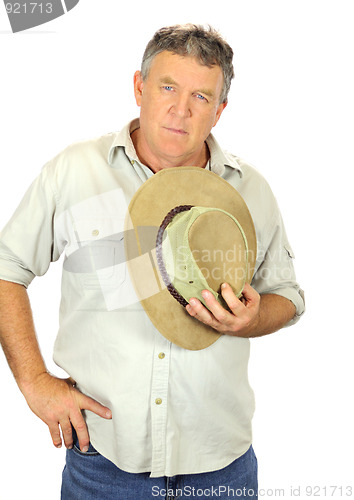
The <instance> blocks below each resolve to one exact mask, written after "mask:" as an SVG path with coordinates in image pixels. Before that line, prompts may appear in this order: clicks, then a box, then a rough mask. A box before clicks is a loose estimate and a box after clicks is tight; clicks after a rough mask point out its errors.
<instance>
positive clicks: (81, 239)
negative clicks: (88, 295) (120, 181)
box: [64, 217, 126, 292]
mask: <svg viewBox="0 0 354 500" xmlns="http://www.w3.org/2000/svg"><path fill="white" fill-rule="evenodd" d="M122 222H123V221H122V220H121V219H119V218H115V217H100V218H98V217H96V218H95V217H88V218H76V220H75V221H74V224H73V227H74V234H75V238H74V240H75V242H74V244H75V247H76V250H75V251H74V252H72V253H70V255H69V256H68V257H67V259H66V262H65V266H64V267H65V268H66V270H67V271H71V272H73V273H75V274H77V275H78V276H79V278H80V281H81V284H82V287H83V288H84V290H95V289H97V290H98V289H101V290H102V291H103V292H104V291H105V290H109V289H114V288H117V287H119V286H120V285H121V284H122V283H123V282H124V280H125V277H126V264H125V252H124V233H123V230H122V226H123V223H122Z"/></svg>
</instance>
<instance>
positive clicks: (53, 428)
mask: <svg viewBox="0 0 354 500" xmlns="http://www.w3.org/2000/svg"><path fill="white" fill-rule="evenodd" d="M48 427H49V432H50V435H51V437H52V441H53V444H54V446H55V447H56V448H61V446H62V440H61V435H60V430H59V425H58V424H53V425H50V426H49V425H48Z"/></svg>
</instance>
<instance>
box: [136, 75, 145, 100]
mask: <svg viewBox="0 0 354 500" xmlns="http://www.w3.org/2000/svg"><path fill="white" fill-rule="evenodd" d="M143 87H144V82H143V78H142V76H141V71H136V72H135V73H134V95H135V101H136V103H137V105H138V106H141V98H142V95H143Z"/></svg>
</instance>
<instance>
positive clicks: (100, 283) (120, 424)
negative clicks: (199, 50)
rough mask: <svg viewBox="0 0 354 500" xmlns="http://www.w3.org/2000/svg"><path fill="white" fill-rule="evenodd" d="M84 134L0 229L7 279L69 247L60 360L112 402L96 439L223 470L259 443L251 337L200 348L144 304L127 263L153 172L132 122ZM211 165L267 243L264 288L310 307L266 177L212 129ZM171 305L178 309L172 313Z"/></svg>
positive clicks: (129, 456)
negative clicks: (177, 341)
mask: <svg viewBox="0 0 354 500" xmlns="http://www.w3.org/2000/svg"><path fill="white" fill-rule="evenodd" d="M138 126H139V122H138V121H137V120H134V121H133V122H132V123H130V124H128V125H127V126H126V127H125V128H124V129H123V130H122V131H121V132H119V133H116V134H108V135H105V136H103V137H100V138H98V139H96V140H91V141H87V142H83V143H79V144H74V145H72V146H70V147H68V148H67V149H66V150H64V151H63V152H62V153H61V154H59V155H58V156H57V157H56V158H54V159H53V160H52V161H50V162H49V163H48V164H47V165H45V167H44V168H43V170H42V172H41V174H40V175H39V176H38V178H37V179H36V180H35V181H34V183H33V184H32V185H31V187H30V188H29V190H28V192H27V194H26V195H25V197H24V199H23V200H22V202H21V204H20V206H19V207H18V209H17V211H16V212H15V214H14V215H13V217H12V218H11V220H10V221H9V223H8V224H7V226H6V227H5V228H4V230H3V231H2V233H1V238H0V279H4V280H8V281H13V282H16V283H21V284H23V285H24V286H26V287H27V286H28V285H29V284H30V283H31V281H32V279H33V278H34V276H40V275H43V274H44V273H45V272H46V271H47V269H48V267H49V265H50V263H51V262H52V261H55V260H57V259H58V258H59V256H60V255H61V254H62V253H64V256H65V258H64V263H63V274H62V299H61V305H60V327H59V332H58V336H57V339H56V342H55V347H54V360H55V362H56V363H57V364H58V365H59V366H60V367H62V368H63V369H64V370H66V371H67V373H68V374H69V375H70V376H71V377H73V378H74V379H75V380H76V381H77V386H78V388H79V389H80V390H81V391H82V392H84V393H85V394H88V395H89V396H91V397H92V398H94V399H96V400H98V401H100V402H101V403H102V404H104V405H106V406H108V407H109V408H110V409H111V410H112V414H113V418H112V420H105V419H102V418H100V417H98V416H97V415H95V414H93V413H91V412H89V411H87V412H86V420H87V424H88V428H89V433H90V439H91V442H92V444H93V446H94V447H95V448H96V449H97V450H98V451H99V452H100V453H101V454H102V455H104V456H105V457H107V458H108V459H109V460H111V461H112V462H114V463H115V464H116V465H117V466H118V467H120V468H121V469H123V470H125V471H128V472H135V473H137V472H150V473H151V476H152V477H158V476H165V475H166V476H173V475H176V474H187V473H200V472H206V471H212V470H217V469H221V468H223V467H225V466H227V465H228V464H230V463H231V462H232V461H233V460H235V459H236V458H238V457H239V456H241V455H242V454H243V453H245V452H246V451H247V449H248V448H249V446H250V445H251V442H252V429H251V420H252V416H253V412H254V396H253V391H252V389H251V387H250V386H249V383H248V377H247V365H248V358H249V348H250V342H249V340H248V339H245V338H238V337H232V336H228V335H223V336H221V337H220V338H219V339H218V340H217V341H216V342H215V343H214V344H212V345H211V346H210V347H208V348H207V349H203V350H200V351H189V350H185V349H182V348H180V347H178V346H176V345H174V344H171V342H169V341H168V340H166V339H165V338H164V337H163V336H162V335H161V334H160V333H159V332H158V331H157V330H156V328H155V327H154V326H153V325H152V323H151V322H150V320H149V318H148V317H147V315H146V314H145V312H144V310H143V308H142V307H141V305H140V303H139V301H138V299H137V297H136V295H135V292H134V290H133V287H132V285H131V282H130V279H129V275H128V273H127V269H126V263H125V258H124V245H123V239H124V232H123V226H124V218H125V215H126V211H127V206H128V204H129V201H130V199H131V198H132V196H133V194H134V193H135V191H136V190H137V189H138V188H139V186H140V185H141V184H142V183H143V182H144V181H145V180H146V179H147V178H148V177H150V176H151V175H153V173H152V172H151V170H149V168H147V167H146V166H144V165H142V164H141V163H140V161H139V159H138V157H137V155H136V152H135V150H134V146H133V143H132V141H131V138H130V132H132V131H133V130H134V129H136V128H137V127H138ZM207 144H208V147H209V150H210V153H211V161H210V168H211V170H212V171H213V172H215V173H216V174H218V175H221V176H222V177H223V178H224V179H226V180H227V181H228V182H229V183H230V184H232V185H233V186H234V187H235V188H236V189H237V190H238V191H239V192H240V194H241V195H242V196H243V198H244V200H245V201H246V203H247V205H248V208H249V210H250V212H251V215H252V218H253V221H254V224H255V228H256V233H257V242H258V256H257V263H256V273H255V276H254V279H253V282H252V286H253V287H254V288H256V290H257V291H258V292H259V293H276V294H279V295H282V296H284V297H287V298H288V299H290V300H291V301H292V302H293V303H294V304H295V306H296V316H295V318H294V319H293V320H292V322H295V321H296V320H297V319H298V317H299V316H300V315H301V314H302V312H303V311H304V302H303V297H302V292H301V290H300V288H299V286H298V284H297V283H296V280H295V275H294V270H293V263H292V251H291V248H290V246H289V243H288V240H287V237H286V234H285V230H284V226H283V222H282V219H281V215H280V213H279V209H278V206H277V203H276V201H275V199H274V196H273V194H272V192H271V190H270V188H269V186H268V184H267V183H266V181H265V180H264V179H263V177H262V176H261V175H260V174H259V173H258V172H257V171H256V170H255V169H254V168H252V167H251V166H249V165H248V164H246V163H245V162H244V161H242V160H240V159H239V158H237V157H235V156H233V155H231V154H229V153H226V152H224V151H222V150H221V148H220V147H219V145H218V144H217V142H216V141H215V139H214V138H213V136H212V135H210V136H209V138H208V139H207ZM168 313H169V312H168V311H166V314H168Z"/></svg>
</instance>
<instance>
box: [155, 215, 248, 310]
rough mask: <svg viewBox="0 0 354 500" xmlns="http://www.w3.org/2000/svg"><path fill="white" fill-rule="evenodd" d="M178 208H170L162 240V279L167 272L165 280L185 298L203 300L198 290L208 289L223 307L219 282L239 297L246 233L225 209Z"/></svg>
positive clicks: (244, 273)
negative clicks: (228, 286)
mask: <svg viewBox="0 0 354 500" xmlns="http://www.w3.org/2000/svg"><path fill="white" fill-rule="evenodd" d="M178 209H179V207H176V208H174V209H173V210H172V211H171V212H173V214H175V215H174V216H173V218H172V220H170V222H169V223H168V225H167V226H166V229H165V232H164V238H163V241H162V249H161V255H162V262H161V259H160V260H159V264H160V271H161V274H162V275H163V276H164V280H165V281H166V274H167V280H168V281H169V282H166V283H165V284H166V285H169V284H170V283H171V284H172V285H173V288H174V289H175V290H177V292H178V293H179V294H180V295H181V296H182V297H183V298H184V299H185V301H186V302H188V301H189V300H190V299H191V298H192V297H197V298H198V299H199V300H201V302H203V303H205V301H204V298H203V297H202V295H201V292H202V290H205V289H206V290H209V291H210V292H211V293H212V294H213V295H214V297H215V298H216V299H217V300H218V301H219V302H220V303H221V304H222V305H223V306H224V307H225V306H226V304H225V301H224V300H223V298H222V296H221V295H220V287H221V284H222V283H224V282H225V281H227V282H228V283H229V284H230V285H231V287H232V288H233V290H234V292H235V294H236V295H237V296H238V297H239V296H240V295H241V293H242V290H243V287H244V285H245V282H246V278H247V274H248V244H247V238H246V235H245V233H244V231H243V229H242V227H241V225H240V223H239V222H238V220H237V219H236V218H235V217H234V216H233V215H231V214H230V213H228V212H227V211H225V210H222V209H219V208H213V207H202V206H196V207H181V209H182V210H183V211H182V212H179V210H178ZM186 210H187V211H186ZM171 212H170V213H171ZM178 212H179V213H178ZM167 217H168V216H167ZM161 264H162V265H161ZM163 266H164V268H165V269H163ZM165 270H166V273H165V272H164V271H165ZM174 296H175V295H174Z"/></svg>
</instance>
